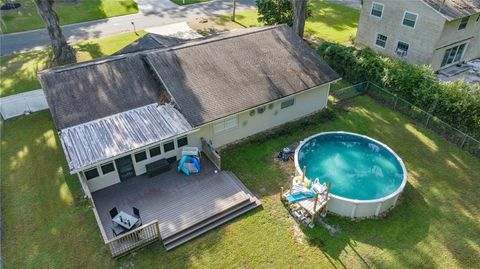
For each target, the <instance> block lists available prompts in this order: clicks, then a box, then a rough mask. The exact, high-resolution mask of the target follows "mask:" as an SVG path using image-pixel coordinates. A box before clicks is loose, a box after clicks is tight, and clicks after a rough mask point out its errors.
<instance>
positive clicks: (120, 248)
mask: <svg viewBox="0 0 480 269" xmlns="http://www.w3.org/2000/svg"><path fill="white" fill-rule="evenodd" d="M160 239H161V237H160V222H159V221H158V220H155V221H152V222H150V223H147V224H145V225H142V226H140V227H138V228H136V229H135V230H132V231H129V232H127V233H125V234H122V235H120V236H117V237H115V238H113V239H110V240H107V241H106V242H105V245H107V246H108V248H109V250H110V253H111V254H112V257H113V258H118V257H121V256H124V255H127V254H129V253H130V252H132V251H134V250H136V249H138V248H141V247H144V246H146V245H148V244H151V243H153V242H155V241H157V240H160Z"/></svg>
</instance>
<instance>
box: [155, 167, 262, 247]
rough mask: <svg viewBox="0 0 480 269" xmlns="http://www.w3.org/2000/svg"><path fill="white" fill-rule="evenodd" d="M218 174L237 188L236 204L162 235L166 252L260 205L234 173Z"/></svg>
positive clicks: (224, 172)
mask: <svg viewBox="0 0 480 269" xmlns="http://www.w3.org/2000/svg"><path fill="white" fill-rule="evenodd" d="M219 174H220V176H223V177H226V178H228V179H229V180H231V182H232V184H234V186H235V187H236V188H237V190H238V193H237V196H238V197H239V198H238V199H237V200H236V201H237V202H236V203H234V204H230V205H229V206H228V208H226V209H224V210H223V211H220V212H216V213H215V214H213V215H211V216H208V217H205V218H203V219H198V220H197V222H195V223H192V224H191V225H190V226H189V227H185V228H184V229H182V230H180V231H177V232H175V233H173V234H165V235H162V241H163V244H164V246H165V248H166V249H167V250H171V249H173V248H175V247H178V246H180V245H182V244H183V243H186V242H187V241H189V240H192V239H194V238H196V237H197V236H200V235H202V234H204V233H206V232H208V231H209V230H211V229H214V228H216V227H218V226H220V225H222V224H224V223H226V222H228V221H230V220H232V219H234V218H236V217H238V216H240V215H242V214H244V213H246V212H248V211H250V210H252V209H254V208H256V207H258V206H260V205H261V203H260V201H259V200H258V199H257V198H256V197H255V195H253V194H252V193H251V192H250V190H248V189H247V188H246V187H245V186H244V185H243V183H242V182H241V181H240V180H239V179H238V178H237V176H236V175H235V174H234V173H232V172H230V171H220V172H219Z"/></svg>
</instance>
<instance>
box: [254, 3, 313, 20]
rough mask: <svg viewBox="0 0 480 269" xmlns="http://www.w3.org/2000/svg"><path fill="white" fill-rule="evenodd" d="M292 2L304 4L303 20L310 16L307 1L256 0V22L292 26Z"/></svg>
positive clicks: (310, 11)
mask: <svg viewBox="0 0 480 269" xmlns="http://www.w3.org/2000/svg"><path fill="white" fill-rule="evenodd" d="M292 1H293V2H295V3H296V2H297V1H300V2H302V4H304V10H303V11H302V12H304V13H305V14H304V19H303V22H304V24H305V20H306V19H307V18H308V17H309V16H310V15H311V13H312V10H311V8H310V6H309V5H308V1H307V0H256V3H257V9H258V14H259V16H258V22H261V23H264V24H266V25H274V24H283V23H285V24H288V25H289V26H293V17H294V15H293V14H294V8H293V4H292Z"/></svg>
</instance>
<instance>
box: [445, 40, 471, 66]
mask: <svg viewBox="0 0 480 269" xmlns="http://www.w3.org/2000/svg"><path fill="white" fill-rule="evenodd" d="M466 46H467V43H463V44H461V45H458V46H455V47H453V48H449V49H447V50H446V51H445V54H444V55H443V60H442V64H441V65H440V67H444V66H446V65H449V64H453V63H457V62H459V61H460V60H461V59H462V56H463V52H464V51H465V47H466Z"/></svg>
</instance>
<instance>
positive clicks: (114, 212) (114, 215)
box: [109, 207, 118, 219]
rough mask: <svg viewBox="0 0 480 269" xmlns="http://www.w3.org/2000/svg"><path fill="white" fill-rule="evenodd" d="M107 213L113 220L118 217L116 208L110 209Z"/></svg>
mask: <svg viewBox="0 0 480 269" xmlns="http://www.w3.org/2000/svg"><path fill="white" fill-rule="evenodd" d="M109 212H110V217H111V218H112V219H113V218H115V217H116V216H117V215H118V210H117V208H116V207H114V208H112V209H110V211H109Z"/></svg>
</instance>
